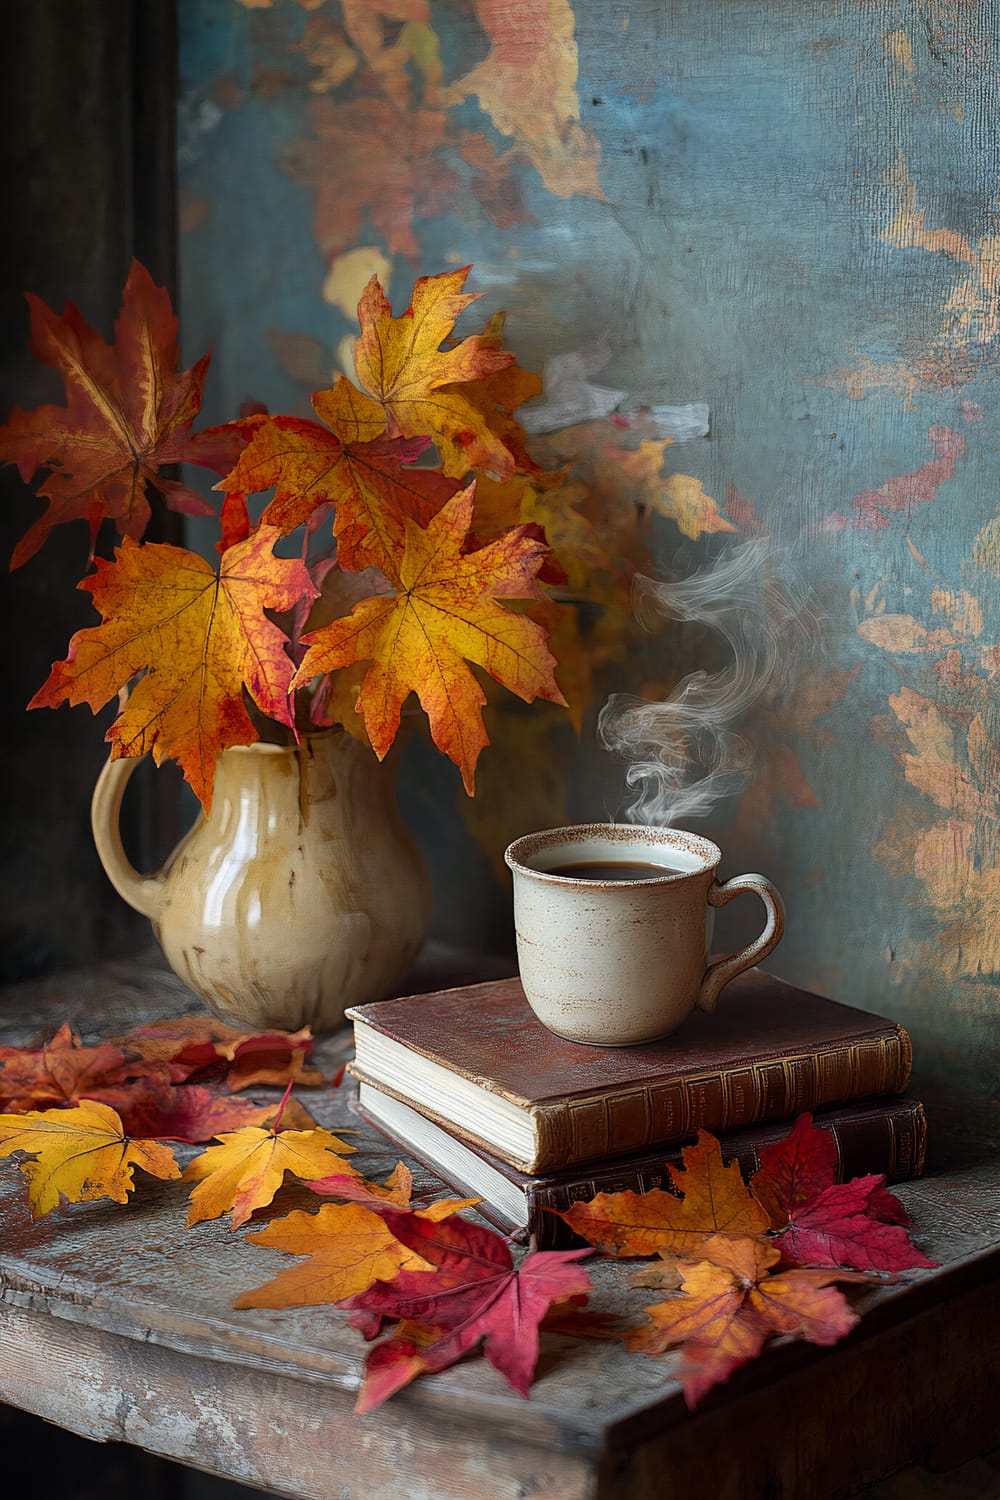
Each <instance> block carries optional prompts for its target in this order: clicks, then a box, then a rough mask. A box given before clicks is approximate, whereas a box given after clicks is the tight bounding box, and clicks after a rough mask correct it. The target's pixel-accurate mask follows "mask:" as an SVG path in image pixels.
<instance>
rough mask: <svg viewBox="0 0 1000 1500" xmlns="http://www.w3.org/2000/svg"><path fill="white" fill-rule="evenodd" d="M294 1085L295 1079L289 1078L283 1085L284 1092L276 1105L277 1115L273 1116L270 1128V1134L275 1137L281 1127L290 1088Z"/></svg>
mask: <svg viewBox="0 0 1000 1500" xmlns="http://www.w3.org/2000/svg"><path fill="white" fill-rule="evenodd" d="M294 1083H295V1079H294V1078H289V1080H288V1082H287V1084H286V1085H285V1092H284V1093H283V1094H282V1096H281V1103H280V1104H279V1105H278V1113H277V1114H276V1115H275V1117H274V1124H273V1125H272V1126H271V1134H272V1135H277V1134H278V1128H279V1126H280V1125H281V1117H282V1115H283V1114H284V1113H285V1105H286V1104H287V1103H288V1100H289V1096H290V1095H291V1092H292V1087H293V1085H294Z"/></svg>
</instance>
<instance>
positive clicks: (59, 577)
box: [0, 0, 176, 979]
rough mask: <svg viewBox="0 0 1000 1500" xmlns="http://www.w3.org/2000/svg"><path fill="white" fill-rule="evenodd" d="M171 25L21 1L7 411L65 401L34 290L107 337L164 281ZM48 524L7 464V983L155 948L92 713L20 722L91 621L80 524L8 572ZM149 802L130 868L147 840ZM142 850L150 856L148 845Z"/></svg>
mask: <svg viewBox="0 0 1000 1500" xmlns="http://www.w3.org/2000/svg"><path fill="white" fill-rule="evenodd" d="M175 26H176V16H175V7H174V5H173V3H172V0H156V3H155V4H149V3H148V0H45V4H43V5H39V4H37V3H35V0H13V3H11V4H8V5H7V6H5V7H4V45H3V47H2V48H0V112H2V115H3V119H2V128H0V188H2V191H3V200H4V208H5V212H4V215H3V218H4V232H3V234H2V235H0V330H2V348H0V415H2V416H3V417H4V418H5V417H6V414H7V412H8V411H9V410H10V408H11V407H12V406H14V405H19V406H22V407H32V406H34V405H37V404H38V403H40V402H43V401H55V402H61V400H62V393H61V387H60V385H59V382H58V381H57V379H56V377H55V376H54V374H53V373H52V372H51V371H48V370H46V369H45V368H43V367H42V366H40V365H39V364H38V363H37V362H36V361H35V360H34V359H33V358H32V357H31V356H30V355H29V354H28V352H27V349H26V347H25V346H26V341H27V337H28V316H27V309H26V307H25V304H24V300H23V295H22V293H23V292H24V291H27V290H30V291H33V292H35V293H37V294H38V295H39V296H40V297H43V298H44V299H45V300H46V301H47V302H49V303H50V305H53V306H55V307H56V308H57V309H60V310H61V308H62V305H63V303H64V301H65V300H66V299H67V298H69V299H71V300H72V301H74V302H75V303H76V304H77V305H78V306H79V307H80V308H81V310H82V311H83V312H84V313H85V315H86V316H87V317H88V319H89V320H90V321H91V322H92V323H93V324H94V325H95V326H96V327H97V328H99V329H100V330H101V332H102V333H104V334H105V336H110V334H111V328H112V324H113V321H114V317H115V314H116V312H117V308H118V302H119V296H120V292H121V288H122V285H123V282H124V279H125V276H126V275H127V272H128V266H129V262H130V261H131V259H132V256H133V255H134V254H139V255H140V256H141V257H142V258H143V259H145V260H146V262H147V264H149V266H150V269H151V270H152V272H153V274H154V276H155V277H156V278H157V279H158V280H161V281H166V282H167V284H168V285H170V284H171V283H172V282H173V280H174V273H175V250H174V224H175V219H176V215H175V212H174V89H175V81H176V44H175ZM38 514H39V502H38V501H37V500H35V499H34V497H33V496H32V494H31V493H29V491H28V489H27V488H26V486H25V485H24V484H22V482H21V480H20V478H19V476H18V474H17V472H16V470H15V469H13V468H10V467H6V468H4V469H2V470H0V618H2V621H3V632H2V638H0V639H2V647H0V651H2V655H0V706H2V710H3V719H2V748H0V788H2V791H0V795H2V798H3V815H2V819H0V977H2V978H4V979H16V978H23V977H26V976H28V975H31V974H35V973H40V972H43V971H45V970H50V969H54V968H57V967H61V966H63V965H67V964H72V963H77V962H85V961H88V960H90V959H93V958H96V957H98V956H104V955H107V954H109V953H112V952H116V951H117V952H121V951H125V950H127V949H129V948H132V949H134V948H135V947H137V946H139V945H141V944H142V943H144V942H146V941H148V926H147V924H146V923H145V922H144V921H143V920H142V919H139V918H138V917H136V916H135V915H134V914H133V913H131V912H130V911H128V910H127V908H125V907H124V906H123V904H122V902H121V901H120V900H119V898H118V897H117V896H116V894H115V893H114V891H113V890H112V889H111V887H110V885H109V884H108V882H107V880H106V879H105V877H104V874H103V871H102V870H101V869H100V866H99V865H98V863H97V859H96V856H95V854H94V850H93V844H92V840H91V836H90V825H89V801H90V793H91V790H92V788H93V784H94V780H95V778H96V776H97V774H98V772H99V770H100V767H101V765H102V764H103V762H104V759H105V755H106V749H105V746H104V745H103V743H102V739H103V729H102V726H106V723H107V722H108V716H107V714H106V715H103V716H102V718H101V723H100V724H98V723H94V722H92V721H91V720H90V718H89V716H88V714H87V711H86V709H67V708H62V709H60V710H58V711H57V712H55V713H53V712H50V711H48V710H40V711H38V712H34V713H30V714H28V713H26V712H25V705H26V704H27V702H28V700H29V698H30V697H31V696H32V694H33V693H34V692H35V691H36V690H37V688H38V687H39V686H40V684H41V683H42V682H43V681H44V679H45V676H46V674H47V672H48V669H49V666H50V664H51V662H52V661H53V660H56V659H58V658H59V657H61V656H63V655H64V654H65V651H66V645H67V642H68V639H69V636H70V635H71V633H72V632H73V630H75V629H77V628H79V627H80V626H82V625H85V624H90V623H93V622H94V616H93V614H92V611H91V609H90V606H89V603H88V600H87V597H86V596H85V595H84V594H81V593H77V592H76V591H75V588H74V585H75V584H76V583H77V582H78V581H79V579H80V577H81V576H82V575H83V573H84V572H85V570H86V552H87V539H86V531H85V528H84V527H83V526H82V525H76V524H75V525H71V526H66V527H64V528H60V529H59V530H58V531H57V533H56V534H55V535H53V537H52V538H51V540H50V541H49V542H48V543H47V544H46V546H45V547H44V549H43V550H42V551H41V552H40V553H39V554H38V555H37V556H36V557H35V558H33V559H32V560H31V561H30V562H29V563H27V564H26V565H25V567H23V568H22V569H20V570H19V571H18V572H17V573H15V574H13V575H8V574H7V559H8V558H9V557H10V554H11V551H12V549H13V546H14V544H15V542H16V541H17V539H18V538H19V537H20V536H21V535H22V534H23V533H24V531H25V530H27V528H28V526H29V525H30V524H31V522H32V521H33V520H34V519H35V517H36V516H37V515H38ZM157 796H158V793H156V792H150V791H147V792H146V793H145V795H144V797H142V798H140V807H139V820H140V822H141V823H142V824H143V829H142V830H141V833H142V836H141V837H139V838H138V840H136V839H135V838H133V841H132V849H133V852H134V854H135V857H136V859H137V860H142V859H143V858H144V857H149V855H150V854H151V844H152V843H153V842H155V837H154V838H150V837H146V833H147V831H149V832H151V833H153V834H154V835H155V829H154V826H153V825H154V823H155V821H157V820H156V819H154V817H153V808H152V806H151V805H147V806H146V807H143V806H141V802H142V801H143V800H144V801H146V802H147V804H150V803H155V801H156V800H157ZM144 846H145V847H144Z"/></svg>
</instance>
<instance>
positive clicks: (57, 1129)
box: [0, 1100, 181, 1219]
mask: <svg viewBox="0 0 1000 1500" xmlns="http://www.w3.org/2000/svg"><path fill="white" fill-rule="evenodd" d="M12 1151H26V1152H29V1153H30V1154H31V1155H33V1156H35V1157H36V1160H35V1161H27V1162H24V1163H22V1165H21V1168H20V1170H21V1171H22V1172H23V1173H24V1175H25V1177H27V1179H28V1182H29V1184H30V1186H29V1189H28V1202H29V1204H30V1205H31V1212H32V1214H33V1215H34V1217H35V1218H36V1219H38V1218H41V1217H42V1215H43V1214H47V1213H50V1212H51V1211H52V1209H54V1208H57V1207H58V1206H59V1199H60V1195H61V1196H62V1197H64V1198H66V1199H67V1200H68V1201H69V1202H70V1203H89V1202H91V1201H92V1200H94V1199H96V1198H112V1199H114V1201H115V1202H116V1203H125V1202H126V1201H127V1199H128V1195H129V1193H130V1192H131V1191H132V1190H133V1188H134V1186H135V1184H134V1182H133V1180H132V1171H133V1168H134V1167H141V1168H142V1170H143V1171H144V1172H149V1173H150V1175H151V1176H153V1177H162V1178H167V1179H169V1178H175V1177H180V1175H181V1172H180V1168H179V1167H178V1165H177V1162H176V1161H175V1159H174V1153H173V1152H172V1151H171V1150H170V1147H169V1146H161V1145H160V1144H159V1143H158V1142H157V1141H148V1140H132V1139H130V1138H129V1137H128V1136H127V1135H126V1134H125V1131H124V1129H123V1127H122V1122H121V1120H120V1118H119V1117H118V1115H117V1114H116V1113H115V1111H114V1110H113V1109H111V1108H110V1107H109V1106H108V1105H106V1104H100V1103H97V1102H96V1101H93V1100H83V1101H82V1102H81V1103H80V1104H78V1105H75V1106H71V1107H70V1108H68V1109H46V1110H29V1111H28V1112H27V1113H25V1114H19V1115H0V1156H9V1155H10V1154H11V1152H12Z"/></svg>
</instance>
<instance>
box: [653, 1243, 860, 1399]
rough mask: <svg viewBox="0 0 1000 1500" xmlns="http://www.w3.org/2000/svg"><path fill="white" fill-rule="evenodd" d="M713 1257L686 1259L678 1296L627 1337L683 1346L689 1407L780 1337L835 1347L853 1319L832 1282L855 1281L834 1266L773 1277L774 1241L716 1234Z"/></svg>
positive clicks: (659, 1350) (658, 1350)
mask: <svg viewBox="0 0 1000 1500" xmlns="http://www.w3.org/2000/svg"><path fill="white" fill-rule="evenodd" d="M705 1249H706V1251H707V1252H708V1254H709V1255H710V1256H711V1259H702V1260H698V1261H684V1262H682V1263H681V1265H680V1270H681V1273H682V1276H683V1291H682V1293H681V1295H679V1296H676V1297H671V1298H669V1299H668V1300H667V1301H665V1302H658V1303H655V1304H653V1306H651V1307H647V1308H646V1315H647V1317H648V1318H649V1320H650V1321H649V1324H648V1325H647V1326H645V1327H643V1328H639V1329H635V1330H633V1331H632V1332H630V1333H629V1334H627V1335H626V1341H627V1344H628V1347H629V1349H631V1350H636V1351H640V1352H642V1353H644V1354H650V1355H656V1354H663V1353H665V1352H666V1351H667V1350H668V1349H672V1348H674V1347H675V1346H676V1345H678V1344H682V1345H683V1362H682V1364H681V1368H680V1372H679V1378H680V1380H681V1382H682V1384H683V1386H684V1397H685V1400H686V1402H687V1404H688V1406H689V1407H692V1408H693V1407H694V1406H696V1405H697V1403H698V1402H699V1401H700V1400H701V1398H702V1396H704V1395H705V1393H706V1392H707V1391H709V1390H711V1388H712V1387H713V1386H714V1385H718V1384H719V1383H720V1382H721V1381H724V1380H728V1378H729V1376H730V1375H731V1374H732V1373H733V1371H734V1370H737V1369H739V1367H740V1366H741V1365H744V1364H746V1363H747V1361H748V1360H750V1359H754V1358H755V1357H756V1356H757V1355H758V1354H759V1353H760V1352H761V1350H762V1349H763V1347H764V1345H765V1344H766V1343H767V1341H768V1339H770V1338H773V1337H775V1336H776V1335H778V1334H783V1335H786V1336H788V1337H790V1338H798V1339H805V1340H807V1341H808V1342H809V1343H812V1344H824V1345H826V1344H834V1343H836V1342H837V1340H838V1339H841V1338H843V1337H844V1335H845V1334H847V1333H849V1332H850V1330H851V1329H852V1328H853V1327H854V1325H855V1323H857V1322H858V1314H857V1313H856V1312H853V1311H852V1310H851V1308H850V1307H849V1306H848V1305H847V1302H846V1301H845V1299H844V1296H843V1293H841V1292H840V1291H838V1290H837V1288H836V1287H834V1286H832V1285H831V1284H830V1283H831V1282H834V1281H838V1280H853V1279H856V1278H855V1275H854V1273H852V1272H850V1271H838V1270H836V1269H833V1268H830V1269H823V1270H797V1269H796V1270H790V1271H784V1272H780V1273H778V1274H777V1275H771V1274H769V1273H770V1269H771V1267H772V1266H774V1265H775V1264H776V1263H777V1262H778V1261H779V1260H780V1259H781V1252H780V1250H779V1249H778V1248H777V1246H776V1245H774V1244H769V1243H767V1242H765V1241H763V1240H760V1239H755V1238H745V1239H741V1238H739V1237H738V1236H714V1237H710V1238H709V1239H708V1240H707V1241H706V1242H705Z"/></svg>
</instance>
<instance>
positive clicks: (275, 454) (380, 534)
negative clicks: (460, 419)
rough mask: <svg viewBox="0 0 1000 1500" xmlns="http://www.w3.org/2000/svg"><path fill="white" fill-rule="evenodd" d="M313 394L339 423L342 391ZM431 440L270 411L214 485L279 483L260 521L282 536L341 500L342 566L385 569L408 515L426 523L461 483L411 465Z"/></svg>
mask: <svg viewBox="0 0 1000 1500" xmlns="http://www.w3.org/2000/svg"><path fill="white" fill-rule="evenodd" d="M312 399H313V407H314V408H315V410H316V413H317V415H318V416H319V417H321V418H322V419H323V420H324V421H326V422H328V423H329V425H330V427H332V428H334V429H335V428H336V425H337V421H338V418H339V417H340V414H341V412H342V410H343V397H342V392H341V391H340V389H339V388H338V387H336V386H335V387H334V388H333V389H332V390H330V391H317V392H316V394H315V395H314V396H313V398H312ZM351 420H352V418H351V416H350V414H349V413H348V421H351ZM349 430H350V429H349ZM429 442H430V439H429V438H387V437H384V436H383V437H380V438H375V439H374V440H372V441H367V442H365V441H362V442H357V441H354V442H352V441H351V440H350V437H349V436H348V437H347V438H346V439H345V438H341V436H339V435H338V433H337V431H336V430H334V431H330V430H329V428H327V427H321V426H320V425H319V423H318V422H310V421H309V420H308V419H307V418H304V417H267V418H263V419H261V420H260V422H259V424H258V425H257V426H256V430H255V432H254V435H253V437H252V440H251V441H250V443H249V445H248V446H247V447H246V448H245V449H244V450H243V452H242V453H241V455H240V458H239V461H238V462H237V464H236V467H235V468H234V469H233V471H232V473H230V474H227V475H226V477H225V479H224V480H223V481H222V483H221V484H218V485H216V486H215V487H216V489H220V490H221V489H224V490H227V491H234V490H236V491H245V492H246V493H248V494H256V493H257V492H258V491H260V490H268V489H271V488H272V487H273V488H274V490H275V495H274V499H273V500H272V501H271V503H270V505H268V507H267V509H266V510H265V511H264V513H263V515H262V516H261V524H262V525H265V526H276V527H278V529H279V530H280V531H281V532H282V534H283V535H286V534H287V533H288V532H290V531H294V530H295V528H296V527H297V526H300V525H301V524H302V523H303V522H304V521H308V520H309V518H310V517H311V516H312V514H313V512H314V511H315V510H316V508H317V507H318V506H321V505H333V506H336V513H335V516H334V526H333V530H334V535H335V536H336V538H337V561H338V562H339V563H340V565H341V567H344V568H350V569H351V570H352V571H355V572H360V571H361V570H362V569H363V568H367V567H371V566H375V567H384V566H385V563H386V561H387V560H388V559H390V558H391V557H393V556H394V555H396V554H398V552H399V551H400V550H401V548H402V545H403V539H404V537H403V518H404V516H410V517H411V518H412V519H413V520H415V521H420V522H421V523H422V524H426V523H427V521H429V520H430V518H431V516H432V515H434V513H435V511H437V510H439V509H440V507H441V506H442V505H443V504H444V502H445V500H447V499H449V498H450V496H452V495H453V494H454V493H455V490H456V488H457V487H458V486H457V482H456V481H455V480H453V479H446V478H445V476H444V475H443V474H439V473H438V472H437V471H436V470H434V469H415V468H413V467H412V465H413V463H414V461H415V460H416V459H417V458H419V457H420V455H421V453H422V452H423V451H424V449H425V448H427V447H428V445H429Z"/></svg>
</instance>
